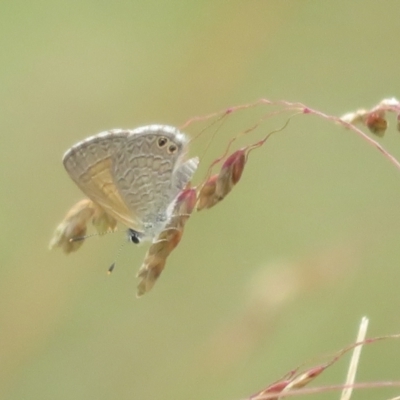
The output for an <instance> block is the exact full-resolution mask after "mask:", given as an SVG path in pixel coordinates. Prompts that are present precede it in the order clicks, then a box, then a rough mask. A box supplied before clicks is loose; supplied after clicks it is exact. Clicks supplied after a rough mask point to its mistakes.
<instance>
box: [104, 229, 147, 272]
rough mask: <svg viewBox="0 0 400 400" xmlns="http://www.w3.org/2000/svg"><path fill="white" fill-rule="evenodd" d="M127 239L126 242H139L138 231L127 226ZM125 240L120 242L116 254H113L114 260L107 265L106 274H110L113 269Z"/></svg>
mask: <svg viewBox="0 0 400 400" xmlns="http://www.w3.org/2000/svg"><path fill="white" fill-rule="evenodd" d="M127 239H128V240H127V242H133V243H135V244H139V243H140V234H139V233H138V232H136V231H134V230H133V229H130V228H129V229H128V230H127ZM127 242H123V243H122V244H121V246H120V247H119V249H118V251H117V255H116V256H115V261H114V262H113V263H112V264H111V265H110V266H109V268H108V270H107V273H108V275H110V274H111V273H112V272H113V271H114V268H115V265H116V263H117V259H118V257H119V255H120V254H121V250H122V248H123V247H124V246H125V243H127Z"/></svg>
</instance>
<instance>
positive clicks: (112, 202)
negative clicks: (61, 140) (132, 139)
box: [63, 130, 143, 232]
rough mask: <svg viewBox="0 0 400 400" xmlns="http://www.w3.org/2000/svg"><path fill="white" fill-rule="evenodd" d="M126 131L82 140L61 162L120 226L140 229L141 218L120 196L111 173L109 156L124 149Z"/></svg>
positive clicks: (107, 133) (85, 191) (111, 156)
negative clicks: (121, 224) (120, 223)
mask: <svg viewBox="0 0 400 400" xmlns="http://www.w3.org/2000/svg"><path fill="white" fill-rule="evenodd" d="M130 132H132V131H128V130H112V131H106V132H102V133H100V134H98V135H96V136H92V137H90V138H88V139H85V140H83V141H82V142H79V143H77V144H76V145H74V146H73V147H72V148H71V149H69V150H68V151H67V152H66V153H65V155H64V158H63V163H64V166H65V169H66V170H67V172H68V174H69V175H70V177H71V178H72V180H73V181H74V182H75V183H76V184H77V185H78V187H79V188H80V189H81V190H82V191H83V193H85V194H86V195H87V196H88V197H89V198H90V199H91V200H93V201H94V202H96V203H97V204H99V205H100V206H101V207H102V208H103V209H104V211H106V212H107V213H108V214H109V215H111V216H113V217H114V218H115V219H117V220H118V221H120V222H122V223H123V224H124V225H126V226H128V227H129V228H132V229H134V230H135V231H137V232H142V231H143V224H142V221H141V220H140V218H138V216H137V215H136V213H135V212H133V211H132V210H134V209H132V208H130V207H129V206H128V205H127V204H126V203H125V201H124V199H123V198H122V197H121V195H120V193H119V190H118V187H117V186H116V183H115V180H114V176H115V175H114V174H113V173H112V169H113V157H114V155H115V154H116V153H117V152H118V150H119V149H121V148H124V146H125V144H126V141H127V138H128V137H129V134H130Z"/></svg>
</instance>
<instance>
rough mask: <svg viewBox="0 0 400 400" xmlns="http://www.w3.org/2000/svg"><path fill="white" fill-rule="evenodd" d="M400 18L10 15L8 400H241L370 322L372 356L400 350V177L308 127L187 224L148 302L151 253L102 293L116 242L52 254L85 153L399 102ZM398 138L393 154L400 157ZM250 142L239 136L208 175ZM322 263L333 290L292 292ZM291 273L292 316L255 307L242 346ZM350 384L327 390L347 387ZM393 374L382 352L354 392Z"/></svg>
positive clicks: (260, 11) (0, 331)
mask: <svg viewBox="0 0 400 400" xmlns="http://www.w3.org/2000/svg"><path fill="white" fill-rule="evenodd" d="M399 15H400V2H398V1H397V0H388V1H385V2H378V1H371V0H367V1H352V2H349V1H316V0H315V1H305V0H303V1H300V0H299V1H295V0H293V1H281V0H279V1H278V0H264V1H261V0H250V1H218V0H212V1H206V0H200V1H199V0H197V1H193V0H190V1H177V0H175V1H167V2H166V1H153V0H146V1H143V0H138V1H127V0H125V1H116V2H101V1H90V0H80V1H74V0H72V1H69V2H61V1H59V2H57V1H50V0H38V1H34V2H27V1H2V2H1V3H0V31H1V35H0V44H1V56H2V61H1V69H0V87H1V91H0V122H1V128H2V134H1V145H0V159H1V168H0V173H1V192H2V195H1V197H0V224H1V229H2V240H1V244H0V246H1V252H0V257H1V269H0V291H1V293H0V296H1V297H0V304H1V307H0V335H1V337H0V372H1V373H0V393H1V398H2V399H12V400H17V399H18V400H19V399H40V400H43V399H52V400H53V399H75V400H81V399H158V398H162V399H174V400H179V399H188V398H190V399H193V400H195V399H199V400H200V399H202V400H204V399H207V400H210V399H218V400H222V399H239V398H244V397H246V396H248V395H250V394H251V393H253V392H255V391H257V390H260V389H262V388H263V387H265V386H267V385H268V384H269V383H270V382H272V381H274V380H275V379H278V378H279V377H280V376H282V375H283V374H284V373H285V372H287V371H289V370H290V369H292V368H294V367H295V366H297V365H298V364H300V363H302V362H303V361H306V360H309V359H311V358H313V357H316V356H319V355H322V354H326V353H328V352H332V351H334V350H337V349H339V348H341V347H343V346H345V345H346V344H347V343H350V342H352V341H353V340H354V338H355V334H356V330H357V326H358V323H359V321H360V318H361V317H362V316H363V315H367V316H368V317H370V319H371V327H370V330H369V336H374V335H380V334H385V333H395V332H399V331H400V318H399V305H400V291H399V280H400V268H399V261H400V246H399V237H400V216H399V211H398V209H399V199H400V171H398V170H396V169H395V167H394V166H393V165H392V164H390V163H389V162H388V160H387V159H385V158H384V157H383V156H382V155H381V154H379V152H378V151H376V150H375V149H374V148H373V147H371V146H369V145H367V143H366V142H364V141H363V140H361V139H360V138H359V137H356V136H355V135H354V134H352V133H350V132H347V131H344V130H343V129H341V128H340V127H337V126H334V125H333V124H329V123H327V122H325V121H322V120H319V119H317V118H315V117H311V116H304V117H300V118H298V119H296V120H295V122H293V123H291V125H290V126H289V127H288V128H287V129H286V131H285V133H283V134H279V135H277V136H275V137H273V139H271V141H269V142H267V143H266V145H265V146H264V147H263V148H262V149H259V150H258V151H256V152H254V153H252V156H251V157H250V160H249V162H248V164H247V166H246V169H245V171H244V175H243V178H242V181H241V182H240V184H239V185H238V186H237V187H236V188H235V190H234V191H233V192H232V194H231V195H230V196H229V197H227V198H226V200H224V202H223V203H221V204H219V205H218V206H216V207H215V208H213V209H211V210H209V211H204V212H201V213H198V214H194V215H193V217H192V218H191V220H190V221H189V223H188V225H187V228H186V231H185V235H184V237H183V240H182V242H181V244H180V246H179V247H178V248H177V249H176V251H175V252H174V253H173V254H172V255H171V257H170V258H169V260H168V265H167V269H166V270H165V271H164V273H163V274H162V276H161V278H160V280H159V281H158V282H157V284H156V286H155V287H154V289H153V291H152V292H150V293H149V294H148V295H146V296H145V297H143V298H141V299H139V300H138V299H136V298H135V286H136V283H137V282H136V280H135V274H136V271H137V269H138V268H139V266H140V264H141V262H142V259H143V256H144V254H145V252H146V249H147V246H146V245H143V246H141V247H135V246H133V245H129V246H128V245H127V246H125V247H124V248H123V250H122V252H121V254H120V257H119V259H118V265H117V268H116V270H115V272H114V274H113V275H112V276H111V277H109V276H107V274H106V270H107V267H108V266H109V265H110V263H111V262H112V261H113V260H114V258H115V255H116V253H117V249H118V248H119V246H120V244H121V243H122V242H123V237H124V235H123V234H122V233H117V234H115V235H108V236H106V237H102V238H93V239H90V240H88V241H87V242H86V243H85V244H84V246H83V247H82V249H81V250H80V251H79V252H77V253H74V254H71V255H69V256H65V255H64V254H63V253H62V252H61V251H53V252H49V251H48V250H47V245H48V242H49V240H50V237H51V235H52V232H53V230H54V228H55V227H56V225H57V224H58V223H59V222H60V220H61V219H62V217H63V216H64V214H65V212H66V211H67V209H68V208H69V207H70V206H72V204H73V203H74V202H76V201H77V200H79V199H80V198H82V195H81V193H80V192H79V190H78V189H77V187H76V186H75V185H74V184H73V182H72V181H71V180H70V179H69V177H68V176H67V174H66V172H65V171H64V169H63V166H62V164H61V157H62V154H63V153H64V151H65V150H67V149H68V148H69V147H70V146H71V145H72V144H73V143H75V142H77V141H79V140H81V139H83V138H84V137H86V136H89V135H92V134H95V133H97V132H100V131H102V130H106V129H110V128H117V127H121V128H134V127H137V126H140V125H143V124H148V123H154V122H159V123H166V124H172V125H180V124H182V123H183V122H184V121H185V120H186V119H188V118H190V117H192V116H195V115H203V114H207V113H211V112H214V111H218V110H220V109H224V108H227V107H230V106H233V105H237V104H243V103H248V102H250V101H253V100H256V99H258V98H261V97H267V98H270V99H286V100H291V101H301V102H303V103H306V104H307V105H309V106H310V107H314V108H318V109H320V110H322V111H326V112H328V113H331V114H335V115H341V114H343V113H345V112H347V111H350V110H354V109H357V108H359V107H370V106H372V105H374V104H376V103H377V102H378V101H380V100H381V99H382V98H384V97H390V96H400V80H399V64H400V55H399V51H398V46H397V42H398V38H399V37H400V23H399ZM237 118H238V126H239V125H240V123H242V122H243V121H242V122H241V121H240V118H242V117H240V116H238V117H237ZM243 118H245V117H243ZM246 118H249V121H251V118H252V117H251V113H250V114H248V116H247V117H246ZM391 122H392V127H391V128H390V129H389V131H388V132H387V135H386V136H385V138H384V139H383V140H381V142H382V144H383V145H384V146H385V147H386V148H387V149H389V150H390V151H391V152H392V153H393V154H394V155H396V156H397V157H400V137H399V133H398V132H396V130H395V128H394V120H393V119H392V120H391ZM245 123H247V122H243V124H245ZM277 125H279V124H275V125H274V124H273V123H271V124H270V125H269V124H268V123H267V124H265V125H264V126H263V127H262V129H261V130H259V131H258V132H257V133H254V135H253V134H252V135H253V136H251V137H249V138H248V141H247V142H246V143H249V142H251V141H253V140H258V139H260V138H261V137H263V135H264V134H265V133H267V132H268V131H269V130H271V129H273V128H275V127H276V126H277ZM230 129H232V130H231V131H230ZM238 131H239V130H238V129H235V126H233V125H232V124H231V125H229V124H228V125H226V126H224V129H223V130H222V132H223V133H221V135H220V136H218V138H217V141H216V143H219V145H220V146H222V147H219V148H218V149H217V145H216V147H215V148H213V146H212V148H211V149H210V151H209V152H208V156H209V157H210V160H211V159H212V158H213V157H216V156H217V155H218V154H220V153H221V151H222V149H223V143H226V142H227V140H229V138H230V137H232V136H234V135H235V134H237V133H238ZM188 133H189V134H194V133H196V126H195V125H194V126H192V127H190V129H188ZM219 140H220V142H218V141H219ZM199 143H200V142H199ZM203 144H204V143H203ZM202 149H204V146H203V147H201V146H200V144H199V145H198V144H197V143H195V144H194V145H193V148H192V150H191V151H192V153H193V154H196V153H197V154H201V153H202ZM205 168H206V165H203V169H202V171H200V178H199V179H201V173H203V174H204V171H205ZM310 260H311V261H310ZM318 260H322V261H321V262H320V261H318ZM309 263H311V264H313V265H314V264H315V265H316V266H317V267H318V266H319V265H320V264H321V265H323V266H325V265H326V264H329V266H330V267H329V271H328V270H327V275H326V276H325V275H324V273H322V276H323V278H321V279H320V281H319V282H318V283H317V284H315V285H309V286H307V284H305V285H304V284H303V286H304V287H303V289H300V290H297V289H296V282H299V281H301V279H302V277H304V274H303V272H302V271H303V270H304V266H305V265H308V264H309ZM280 265H282V266H283V267H282V270H285V268H286V267H287V265H291V267H290V268H289V272H288V274H287V275H286V278H285V276H284V277H283V279H280V280H279V279H278V280H277V282H280V283H279V285H281V286H282V293H283V292H284V291H285V290H287V291H288V292H289V295H288V297H287V300H288V301H286V300H285V299H286V297H285V299H284V300H282V301H281V302H280V301H279V300H276V301H277V304H276V305H275V306H276V308H275V309H274V310H271V309H270V306H271V304H273V302H274V299H275V297H274V296H272V295H271V296H272V300H270V302H268V301H267V302H266V303H265V304H264V303H262V301H261V303H262V304H264V306H265V309H263V308H262V307H261V306H260V307H257V314H256V316H255V318H253V320H252V325H251V326H248V327H245V328H246V329H247V330H248V332H247V333H246V334H243V332H242V333H241V331H243V328H244V325H245V324H246V322H244V323H243V321H246V317H243V315H244V314H246V313H249V312H250V313H251V312H252V311H251V308H252V307H253V305H254V304H258V303H257V300H254V299H253V300H251V297H252V296H253V295H254V293H256V292H257V291H259V292H257V293H261V295H260V296H261V297H263V295H265V296H268V295H270V293H271V288H272V287H275V290H276V296H277V298H279V294H280V293H281V291H280V286H279V285H278V286H277V285H275V286H274V285H272V284H271V281H270V277H269V273H270V272H271V273H272V271H275V272H274V273H278V274H279V270H280V267H279V266H280ZM297 267H298V268H299V269H298V270H296V268H297ZM324 268H325V267H324ZM317 269H318V268H317ZM260 271H262V273H261V275H259V274H260ZM276 271H278V272H276ZM332 272H333V275H334V273H335V272H338V274H339V275H338V276H336V277H335V278H332V279H331V278H330V277H329V276H330V275H329V274H332ZM313 276H314V273H311V276H309V275H307V278H306V279H305V281H308V280H310V281H312V278H313ZM299 277H300V278H299ZM324 277H325V278H326V279H325V278H324ZM281 278H282V277H281ZM263 279H266V281H265V282H266V283H265V286H263V285H264V280H263ZM254 281H256V286H257V285H258V286H257V287H255V286H252V285H254ZM292 281H293V282H295V284H294V286H293V285H292V284H293V282H292ZM252 282H253V283H252ZM290 282H292V283H290ZM271 285H272V286H271ZM287 285H289V286H288V287H287ZM290 285H292V286H290ZM288 288H289V289H288ZM291 294H292V296H291ZM261 303H260V304H261ZM249 304H250V306H249ZM246 307H247V308H246ZM249 309H250V311H249ZM246 310H247V311H246ZM271 315H272V316H271ZM242 317H243V318H242ZM254 320H256V323H254ZM235 321H236V322H235ZM246 335H247V336H246ZM221 346H225V348H224V349H222V350H223V351H220V350H221ZM346 368H347V364H346V362H342V364H341V365H340V366H337V367H336V366H335V367H334V368H332V370H331V371H328V372H327V373H326V375H324V376H323V377H321V378H320V379H319V381H318V383H319V384H324V383H340V382H343V380H344V377H345V372H346ZM399 370H400V344H399V343H397V342H386V343H381V344H376V345H373V346H370V347H367V348H365V349H364V354H363V356H362V360H361V366H360V370H359V376H358V378H359V380H360V381H373V380H379V379H384V380H389V379H398V378H399ZM395 394H398V392H396V391H395V390H386V391H382V392H381V394H380V395H379V396H380V398H385V396H386V397H389V396H392V395H393V396H394V395H395ZM376 395H377V393H376V392H373V391H370V392H359V393H356V394H355V396H354V398H363V399H365V398H371V399H372V398H376ZM319 397H321V396H319ZM327 397H328V398H337V394H333V395H332V394H331V395H329V396H327Z"/></svg>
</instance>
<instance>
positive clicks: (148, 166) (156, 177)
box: [113, 125, 197, 237]
mask: <svg viewBox="0 0 400 400" xmlns="http://www.w3.org/2000/svg"><path fill="white" fill-rule="evenodd" d="M160 140H162V142H160ZM161 143H163V145H161ZM171 146H172V147H171ZM186 146H187V138H186V137H185V136H184V135H183V134H182V133H181V132H179V131H178V130H177V129H176V128H173V127H169V126H164V125H149V126H146V127H142V128H138V129H135V130H134V131H131V133H130V134H129V136H128V137H127V140H126V143H125V147H124V151H123V152H118V153H116V154H115V157H113V175H114V177H115V181H116V185H117V187H118V190H119V192H120V194H121V197H122V198H123V200H124V202H125V203H126V204H127V206H128V208H129V209H130V210H135V212H136V213H137V215H139V217H140V219H141V220H142V221H143V224H144V225H145V227H147V228H145V230H147V234H146V236H148V237H152V236H154V235H155V234H157V233H158V231H159V230H160V229H162V228H163V227H164V226H165V224H166V222H167V220H168V218H169V215H168V212H167V210H168V209H169V206H170V205H171V203H172V202H173V201H174V199H175V197H176V196H177V194H178V193H179V191H180V190H179V187H180V186H182V180H185V179H187V175H188V173H189V170H191V169H193V162H192V163H189V164H190V166H189V164H188V165H186V163H184V164H183V165H185V167H184V168H183V169H182V171H181V169H180V167H181V165H180V164H181V160H182V158H183V156H184V154H185V152H186ZM171 149H172V150H174V151H172V150H171ZM196 166H197V165H196ZM176 170H179V172H180V173H179V177H180V179H178V181H177V180H176V179H175V175H174V174H175V171H176ZM186 183H187V181H186ZM183 186H184V185H183Z"/></svg>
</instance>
